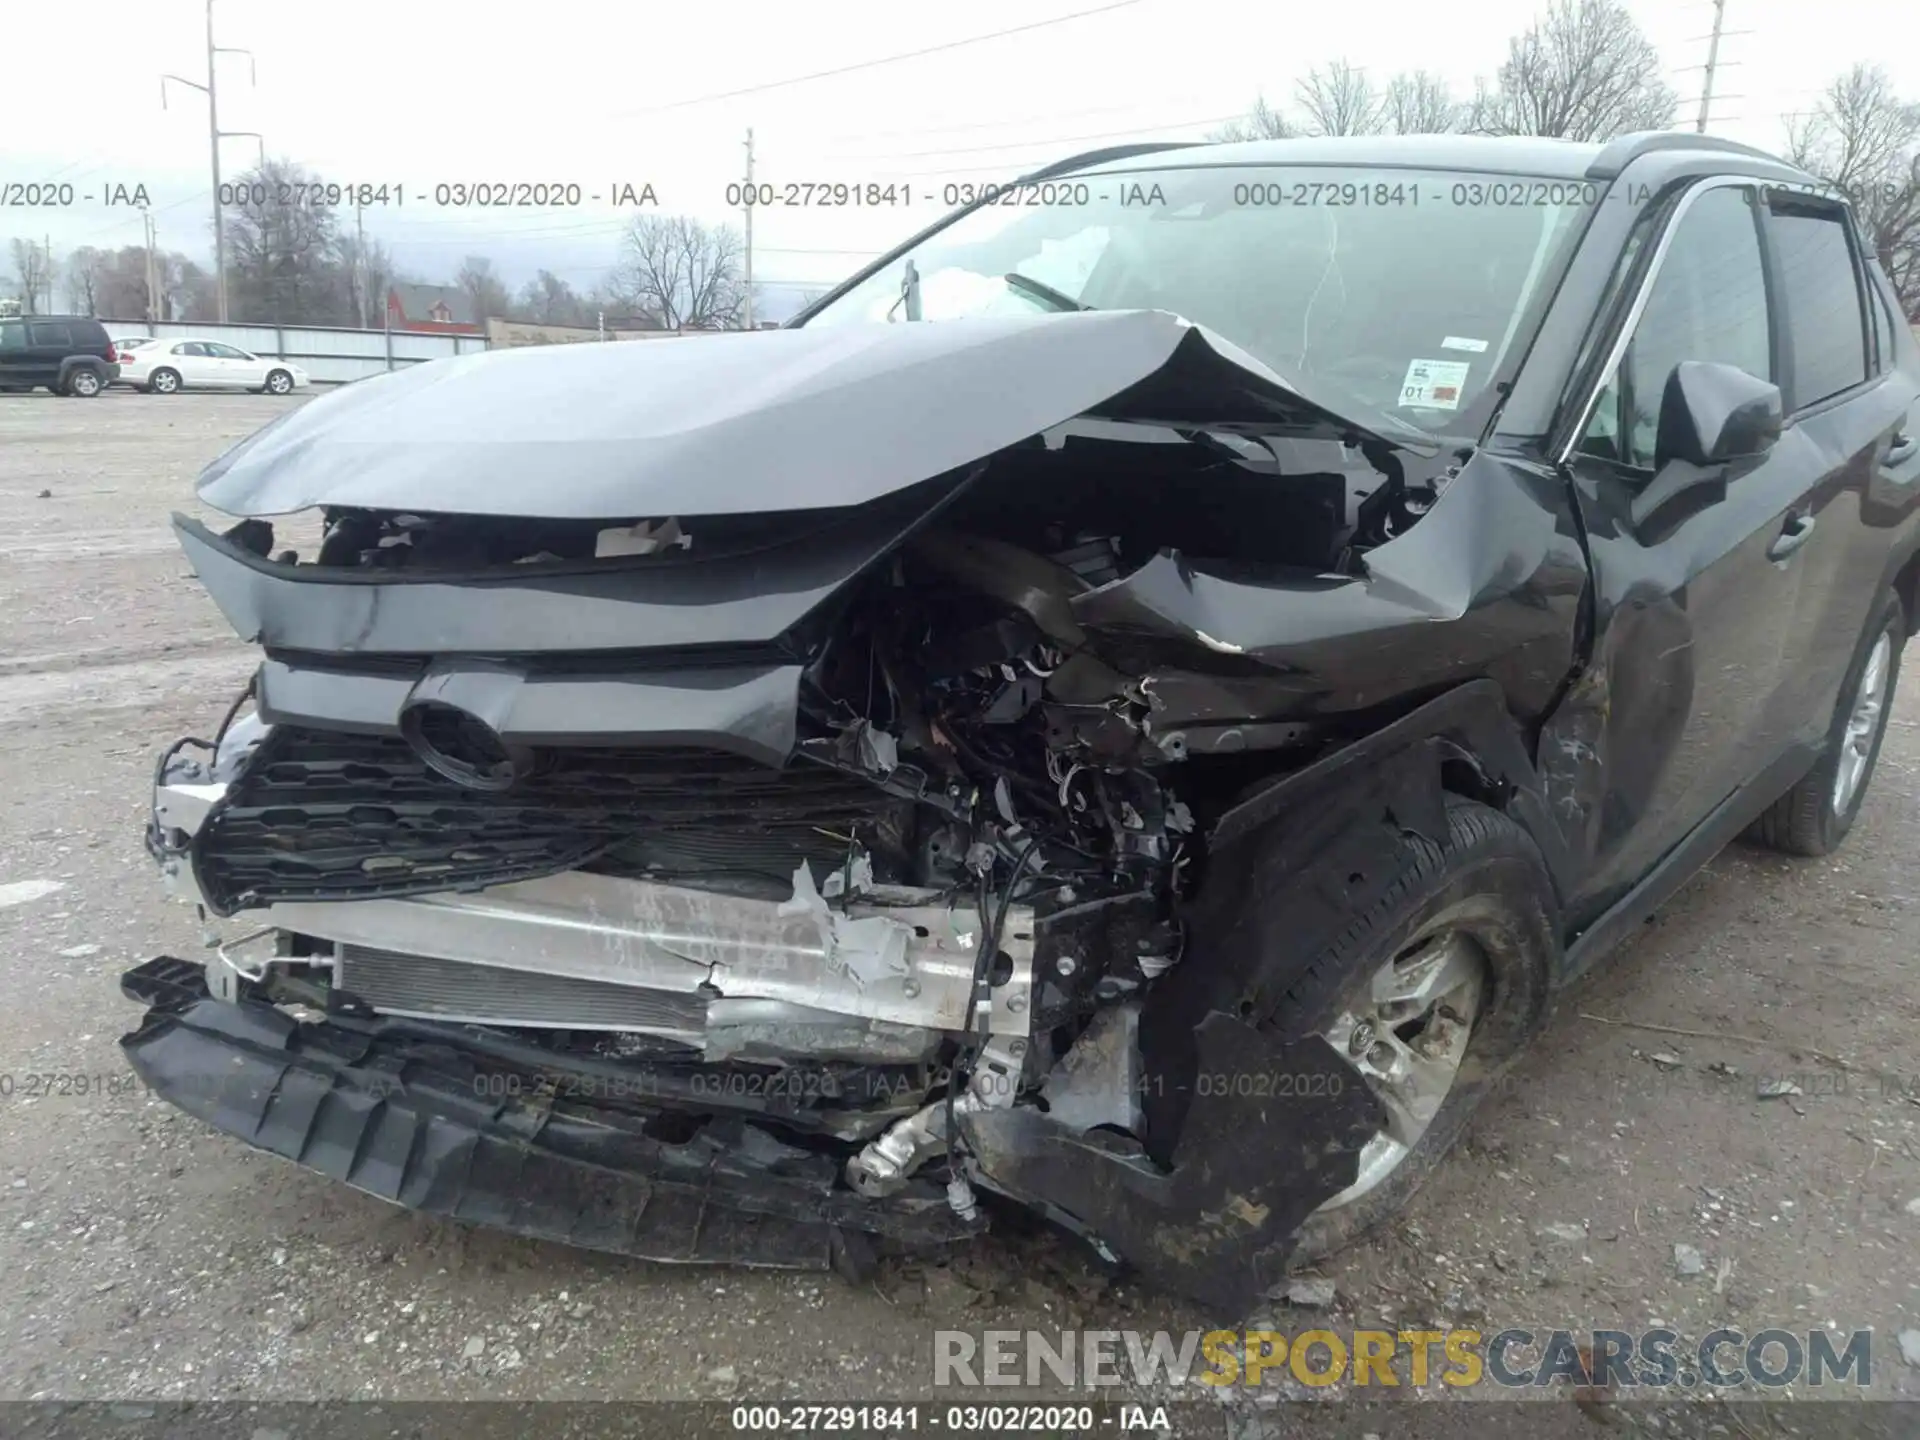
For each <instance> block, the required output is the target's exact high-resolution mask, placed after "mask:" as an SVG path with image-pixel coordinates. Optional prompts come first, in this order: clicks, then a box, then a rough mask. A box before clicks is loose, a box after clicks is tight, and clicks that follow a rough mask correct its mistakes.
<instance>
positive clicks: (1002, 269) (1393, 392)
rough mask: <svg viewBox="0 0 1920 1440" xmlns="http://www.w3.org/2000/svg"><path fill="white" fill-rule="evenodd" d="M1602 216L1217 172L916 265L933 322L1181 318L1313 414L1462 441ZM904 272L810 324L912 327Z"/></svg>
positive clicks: (1031, 219)
mask: <svg viewBox="0 0 1920 1440" xmlns="http://www.w3.org/2000/svg"><path fill="white" fill-rule="evenodd" d="M1596 198H1597V191H1596V187H1595V186H1594V185H1592V184H1590V183H1588V182H1584V181H1578V180H1550V179H1537V178H1531V177H1518V176H1509V175H1492V174H1481V173H1477V172H1467V171H1459V172H1452V171H1434V170H1420V171H1414V170H1404V171H1403V170H1385V169H1375V168H1368V169H1354V168H1348V167H1338V168H1336V167H1329V166H1314V167H1300V166H1290V167H1286V168H1284V169H1282V168H1279V167H1264V166H1212V167H1195V168H1190V169H1173V170H1141V171H1134V172H1130V173H1126V174H1109V173H1105V172H1102V173H1098V174H1095V175H1090V176H1084V177H1078V178H1075V177H1066V178H1062V179H1056V180H1051V181H1041V182H1036V183H1033V184H1030V185H1026V186H1020V187H1010V188H1008V189H1007V190H1006V191H1005V192H1004V193H1003V194H1002V195H1001V196H999V197H998V198H996V199H994V200H993V201H991V202H990V203H988V204H986V205H983V206H982V207H980V208H979V209H976V210H974V211H972V212H970V213H968V214H965V215H963V216H961V217H960V218H959V219H958V220H956V221H954V222H953V223H952V224H951V225H948V226H947V227H946V228H944V229H942V230H941V231H939V232H938V233H937V234H935V235H932V236H930V237H929V238H928V239H926V240H925V241H923V242H922V243H921V244H920V245H918V246H916V247H915V248H914V249H913V250H912V251H911V252H910V255H909V257H903V258H910V259H911V260H912V262H913V267H914V271H913V273H914V281H915V284H914V289H915V291H916V292H917V297H916V298H917V300H918V311H919V315H920V318H921V319H923V320H927V321H941V320H954V319H960V318H962V317H967V316H977V315H1011V314H1028V315H1031V314H1034V313H1036V312H1039V311H1058V310H1062V309H1068V308H1075V307H1084V308H1090V309H1095V310H1131V309H1153V310H1169V311H1172V312H1174V313H1176V314H1179V315H1182V316H1184V317H1185V318H1187V319H1188V320H1192V321H1195V322H1196V323H1198V324H1201V325H1205V326H1207V327H1208V328H1210V329H1212V330H1214V331H1217V332H1218V333H1219V334H1221V335H1223V336H1225V337H1226V338H1227V339H1229V340H1231V341H1233V342H1234V343H1235V344H1237V345H1239V346H1241V347H1242V348H1243V349H1245V350H1248V351H1250V352H1251V353H1252V354H1254V355H1255V356H1257V357H1259V358H1260V359H1261V360H1263V361H1265V362H1266V363H1267V364H1268V365H1270V366H1271V367H1272V368H1273V369H1274V370H1276V371H1278V372H1279V373H1280V375H1281V376H1283V377H1285V378H1287V379H1290V380H1293V381H1295V382H1297V383H1299V384H1300V385H1301V386H1302V387H1303V388H1306V389H1308V390H1310V391H1311V393H1312V394H1314V395H1326V396H1329V397H1337V396H1343V395H1344V396H1347V397H1351V398H1352V399H1355V400H1358V401H1361V402H1363V403H1365V404H1366V405H1368V406H1370V407H1372V408H1373V409H1375V410H1381V411H1386V412H1389V413H1391V414H1393V415H1395V416H1398V417H1399V418H1401V419H1403V420H1406V421H1409V422H1411V423H1412V424H1414V425H1417V426H1419V427H1420V428H1421V429H1423V430H1426V431H1428V432H1430V433H1434V434H1443V433H1454V432H1456V431H1458V430H1459V429H1460V428H1461V420H1462V416H1463V413H1464V412H1465V411H1467V410H1469V409H1471V408H1472V407H1473V405H1474V402H1475V401H1476V400H1477V399H1478V398H1480V397H1481V395H1482V394H1483V393H1484V392H1485V390H1486V387H1487V385H1488V383H1489V382H1490V381H1491V380H1492V378H1493V377H1494V376H1495V375H1496V374H1498V373H1499V372H1500V368H1501V365H1502V362H1503V361H1505V360H1506V359H1507V358H1508V356H1509V355H1510V354H1511V353H1513V350H1514V348H1515V346H1516V345H1517V344H1520V343H1523V342H1524V338H1525V337H1523V336H1521V335H1520V328H1521V324H1522V322H1523V320H1524V319H1525V318H1526V316H1527V313H1528V307H1529V304H1530V302H1532V301H1533V300H1534V299H1535V297H1536V296H1537V295H1539V294H1540V293H1541V291H1542V288H1543V286H1544V285H1545V284H1546V283H1548V282H1549V281H1550V280H1551V277H1552V276H1553V275H1554V273H1555V271H1556V268H1557V265H1558V262H1559V260H1560V258H1561V252H1562V251H1563V250H1564V248H1565V247H1566V245H1567V244H1568V241H1569V237H1570V236H1572V235H1573V234H1574V233H1576V226H1575V223H1574V222H1575V221H1576V220H1577V219H1579V218H1580V217H1581V216H1582V215H1583V214H1584V212H1585V211H1586V209H1587V208H1588V207H1589V206H1591V205H1592V204H1593V203H1594V202H1595V200H1596ZM905 268H906V267H905V265H904V264H903V263H902V262H901V261H895V262H893V263H890V264H888V265H886V266H884V267H883V268H882V269H880V270H878V271H876V272H875V273H874V274H873V275H871V276H869V277H867V279H865V280H863V281H862V282H861V283H860V284H858V285H857V286H855V287H854V288H853V289H851V290H849V291H848V292H847V293H846V294H845V295H843V296H841V297H840V298H838V299H837V300H834V301H833V302H831V303H830V304H828V305H827V306H825V307H824V308H823V309H821V310H820V311H819V312H818V313H817V314H815V315H813V316H812V317H811V318H809V319H808V320H807V322H806V323H807V324H809V325H835V324H847V323H858V322H872V321H890V322H894V323H899V322H902V321H904V320H905V319H906V314H905V311H906V308H907V307H905V306H903V305H902V304H901V300H902V292H903V272H904V271H905Z"/></svg>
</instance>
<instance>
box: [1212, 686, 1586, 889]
mask: <svg viewBox="0 0 1920 1440" xmlns="http://www.w3.org/2000/svg"><path fill="white" fill-rule="evenodd" d="M1531 748H1532V747H1531V745H1530V743H1529V740H1528V737H1527V735H1526V732H1525V731H1524V730H1523V729H1522V728H1521V726H1520V724H1519V722H1517V721H1516V720H1515V719H1514V718H1513V713H1512V711H1511V710H1510V709H1509V707H1508V705H1507V699H1506V694H1505V692H1504V691H1503V690H1502V689H1501V687H1500V685H1499V684H1498V682H1496V681H1493V680H1474V681H1469V682H1468V683H1467V684H1465V685H1460V686H1456V687H1455V688H1453V689H1451V690H1448V691H1445V692H1443V693H1442V694H1440V695H1437V696H1435V697H1434V698H1432V699H1430V700H1427V701H1426V702H1424V703H1423V704H1421V705H1419V706H1416V707H1415V708H1414V709H1413V710H1410V711H1409V712H1408V713H1407V714H1405V715H1403V716H1401V717H1400V718H1399V719H1397V720H1394V721H1392V722H1391V723H1389V724H1387V725H1383V726H1382V727H1381V728H1380V729H1378V730H1375V731H1373V732H1372V733H1371V734H1368V735H1366V736H1363V737H1362V738H1360V739H1358V740H1355V741H1353V742H1352V743H1351V744H1348V745H1345V746H1342V747H1341V748H1340V749H1338V750H1336V751H1334V752H1332V753H1331V754H1328V755H1325V756H1322V757H1321V758H1320V759H1318V760H1316V761H1314V762H1313V763H1312V764H1310V765H1307V766H1304V767H1302V768H1301V769H1298V770H1294V771H1290V772H1288V773H1286V774H1283V775H1278V776H1275V777H1274V778H1273V779H1272V780H1270V781H1269V782H1267V783H1266V784H1265V785H1263V786H1261V787H1259V788H1257V789H1256V790H1255V791H1254V792H1253V793H1252V794H1250V795H1248V796H1246V797H1245V798H1243V799H1242V800H1241V801H1240V802H1239V803H1238V804H1236V805H1235V806H1234V807H1233V808H1232V809H1230V810H1228V811H1226V812H1225V813H1224V814H1223V815H1221V816H1220V818H1219V819H1218V821H1217V822H1216V823H1215V824H1214V826H1213V828H1212V830H1211V831H1210V832H1209V833H1208V836H1207V845H1208V849H1209V851H1210V852H1211V853H1212V854H1213V855H1214V856H1216V857H1219V856H1221V855H1222V854H1223V853H1225V852H1229V851H1231V850H1233V849H1234V848H1236V847H1238V846H1241V845H1244V844H1245V843H1246V842H1247V841H1249V840H1250V839H1251V838H1253V837H1254V836H1255V835H1257V834H1259V833H1261V832H1263V831H1265V830H1266V829H1267V828H1268V827H1270V826H1272V825H1273V824H1275V823H1276V822H1278V821H1281V820H1283V819H1286V818H1288V817H1290V816H1292V817H1298V816H1300V815H1303V814H1306V813H1308V812H1309V811H1319V812H1322V813H1334V814H1343V813H1351V814H1354V815H1356V816H1357V815H1360V814H1363V813H1365V812H1368V811H1373V812H1379V811H1380V810H1382V809H1384V811H1385V812H1386V813H1387V814H1388V815H1389V816H1390V817H1391V820H1392V821H1393V823H1394V824H1395V825H1397V826H1398V827H1399V828H1401V829H1405V830H1410V831H1413V832H1414V833H1416V834H1419V835H1423V836H1425V837H1426V838H1427V839H1429V840H1434V841H1439V840H1441V839H1444V838H1445V835H1446V811H1445V803H1446V796H1447V795H1449V794H1453V795H1459V796H1461V797H1462V798H1464V799H1468V800H1475V801H1478V802H1479V803H1480V804H1482V805H1485V806H1487V807H1488V808H1489V809H1492V810H1498V811H1500V812H1501V813H1502V814H1504V815H1506V816H1507V817H1508V818H1509V819H1511V820H1512V821H1513V822H1514V823H1515V824H1517V825H1518V826H1519V827H1520V828H1521V829H1522V830H1524V831H1525V832H1526V833H1527V835H1528V837H1529V838H1531V839H1532V841H1533V843H1534V844H1535V845H1536V846H1538V847H1539V850H1540V855H1541V858H1542V859H1543V860H1544V861H1545V862H1546V865H1547V871H1548V873H1549V874H1550V875H1551V876H1552V877H1553V882H1554V891H1555V897H1554V898H1555V900H1556V901H1558V900H1559V899H1560V897H1561V896H1563V895H1564V894H1566V893H1567V891H1568V889H1569V888H1570V883H1571V881H1572V880H1573V878H1574V876H1573V871H1572V867H1573V864H1574V856H1573V852H1572V851H1571V850H1570V849H1569V848H1568V846H1567V845H1566V843H1565V840H1564V839H1563V837H1562V835H1561V832H1560V829H1559V827H1558V826H1557V825H1556V824H1555V823H1554V820H1553V813H1552V810H1551V808H1550V807H1549V805H1548V803H1547V800H1546V797H1545V795H1544V792H1543V790H1542V787H1541V783H1540V776H1539V773H1538V772H1537V771H1536V770H1535V768H1534V764H1533V759H1532V755H1531Z"/></svg>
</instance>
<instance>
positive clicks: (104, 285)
mask: <svg viewBox="0 0 1920 1440" xmlns="http://www.w3.org/2000/svg"><path fill="white" fill-rule="evenodd" d="M82 253H84V252H82V251H75V252H74V254H75V257H76V258H77V257H78V256H79V255H81V254H82ZM156 258H157V257H156ZM68 268H69V270H70V271H71V269H72V261H69V262H68ZM90 278H91V281H92V284H93V296H92V299H93V304H94V308H93V311H92V313H93V314H95V315H104V316H106V317H108V318H109V319H114V320H143V319H145V318H146V316H147V247H146V246H144V245H123V246H121V247H120V248H119V249H118V250H108V251H102V252H98V255H97V258H96V259H95V260H94V263H93V265H92V267H91V276H90ZM153 313H154V316H155V318H156V319H165V318H166V314H165V312H164V311H163V310H161V309H160V308H159V306H158V305H157V304H156V305H155V307H154V312H153Z"/></svg>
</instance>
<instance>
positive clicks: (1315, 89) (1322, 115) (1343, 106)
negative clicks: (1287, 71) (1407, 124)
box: [1293, 60, 1386, 135]
mask: <svg viewBox="0 0 1920 1440" xmlns="http://www.w3.org/2000/svg"><path fill="white" fill-rule="evenodd" d="M1293 94H1294V99H1295V100H1296V101H1297V102H1298V104H1299V106H1300V111H1301V114H1302V115H1303V116H1304V117H1305V120H1306V132H1307V134H1309V135H1375V134H1378V133H1379V131H1380V129H1381V126H1382V124H1383V122H1384V121H1385V118H1386V117H1385V115H1384V114H1383V113H1382V110H1381V104H1380V97H1379V96H1378V95H1376V94H1375V93H1374V89H1373V83H1372V82H1371V81H1369V80H1368V79H1367V72H1366V71H1364V70H1361V69H1358V68H1357V67H1355V66H1352V65H1349V64H1348V63H1347V62H1346V61H1345V60H1330V61H1328V62H1327V63H1326V64H1325V65H1316V66H1314V67H1313V68H1312V69H1311V70H1309V71H1307V73H1306V75H1305V76H1304V77H1302V79H1301V80H1300V81H1299V82H1298V83H1297V84H1296V85H1295V86H1294V87H1293Z"/></svg>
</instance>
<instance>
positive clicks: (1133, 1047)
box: [1041, 1001, 1145, 1135]
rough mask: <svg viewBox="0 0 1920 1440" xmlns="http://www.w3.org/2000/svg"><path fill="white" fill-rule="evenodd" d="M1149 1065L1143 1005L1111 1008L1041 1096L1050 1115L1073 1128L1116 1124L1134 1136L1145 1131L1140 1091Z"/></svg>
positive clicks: (1085, 1032)
mask: <svg viewBox="0 0 1920 1440" xmlns="http://www.w3.org/2000/svg"><path fill="white" fill-rule="evenodd" d="M1144 1082H1145V1067H1144V1062H1143V1061H1142V1059H1141V1055H1140V1005H1139V1002H1137V1001H1129V1002H1127V1003H1125V1004H1120V1005H1114V1006H1110V1007H1109V1008H1107V1009H1105V1010H1101V1011H1099V1012H1098V1013H1097V1014H1095V1015H1094V1017H1093V1020H1092V1023H1090V1024H1089V1025H1088V1026H1087V1028H1086V1029H1085V1030H1083V1031H1082V1032H1081V1033H1080V1038H1079V1039H1078V1040H1075V1041H1074V1042H1073V1048H1072V1049H1070V1050H1068V1051H1067V1053H1066V1054H1065V1055H1062V1056H1061V1057H1060V1062H1059V1063H1058V1064H1057V1065H1055V1066H1054V1067H1053V1069H1052V1070H1051V1071H1049V1072H1048V1074H1047V1078H1046V1083H1045V1086H1044V1088H1043V1090H1042V1092H1041V1093H1042V1094H1044V1095H1045V1096H1046V1099H1047V1114H1048V1115H1050V1116H1051V1117H1052V1118H1053V1119H1054V1120H1056V1121H1058V1122H1059V1123H1060V1124H1062V1125H1065V1126H1066V1127H1067V1128H1068V1129H1070V1130H1092V1129H1095V1128H1097V1127H1099V1126H1102V1125H1106V1126H1112V1127H1113V1128H1115V1129H1119V1130H1125V1131H1127V1132H1128V1133H1130V1134H1135V1135H1137V1134H1139V1133H1140V1132H1141V1130H1143V1129H1144V1128H1145V1120H1144V1117H1143V1115H1142V1114H1141V1110H1140V1092H1141V1089H1142V1088H1143V1086H1144Z"/></svg>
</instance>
